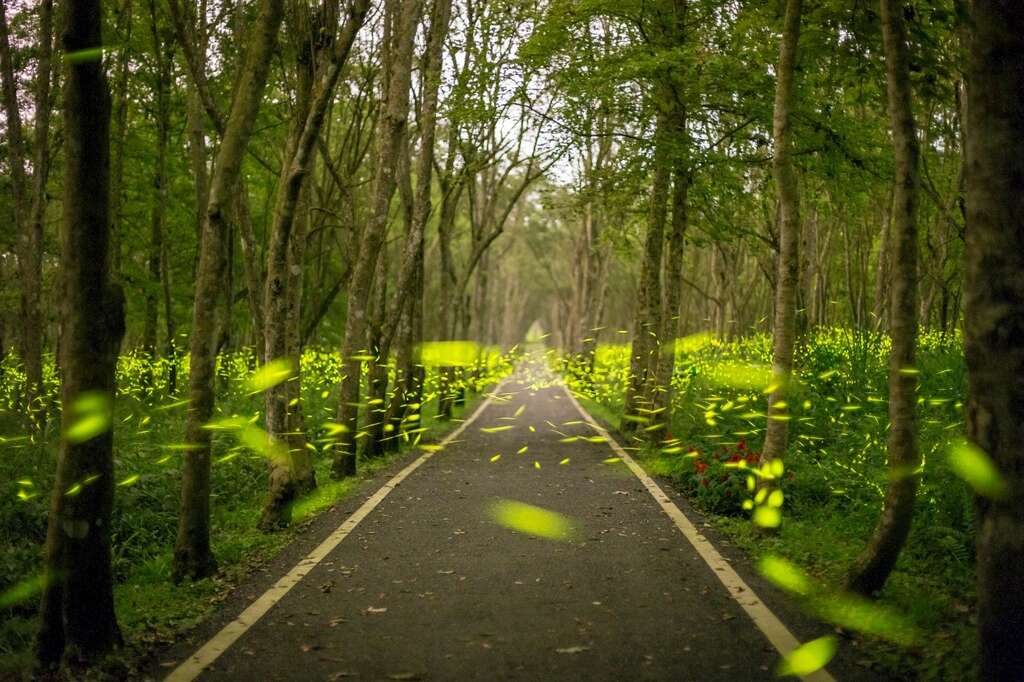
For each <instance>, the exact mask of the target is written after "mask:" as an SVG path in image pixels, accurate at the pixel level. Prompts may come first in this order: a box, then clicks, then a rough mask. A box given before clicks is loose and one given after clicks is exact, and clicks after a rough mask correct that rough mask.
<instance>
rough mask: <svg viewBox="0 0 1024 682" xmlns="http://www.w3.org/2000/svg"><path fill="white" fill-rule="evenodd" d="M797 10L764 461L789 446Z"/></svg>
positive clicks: (786, 82)
mask: <svg viewBox="0 0 1024 682" xmlns="http://www.w3.org/2000/svg"><path fill="white" fill-rule="evenodd" d="M802 11H803V2H802V0H787V2H786V18H785V25H784V27H783V31H782V46H781V48H780V50H779V67H778V75H777V77H776V79H777V80H776V84H775V111H774V114H773V120H772V133H773V134H772V137H773V140H774V144H775V158H774V160H773V163H772V170H773V174H774V176H775V186H776V190H777V192H778V195H779V267H778V273H779V274H778V278H777V279H776V283H775V318H774V321H773V324H772V375H773V383H774V385H775V386H776V388H775V390H773V391H772V392H771V395H770V396H769V397H768V426H767V430H766V433H765V438H764V451H763V455H762V456H763V458H764V459H765V461H771V460H773V459H777V458H780V457H782V456H783V455H784V454H785V453H786V446H787V443H788V441H789V422H788V421H787V419H788V416H787V415H786V414H785V409H784V408H780V407H777V405H779V404H781V403H783V402H784V401H785V399H786V393H787V390H786V389H787V387H786V384H787V383H788V381H789V377H790V373H791V372H792V371H793V346H794V344H795V342H796V288H797V284H798V282H799V279H800V275H799V267H800V255H799V253H798V248H797V245H798V244H799V243H800V194H799V191H798V189H797V177H796V169H795V168H794V166H793V157H792V131H791V128H790V123H791V122H790V118H791V112H792V109H793V91H794V88H795V85H794V82H793V81H794V72H795V70H796V59H797V46H798V44H799V42H800V16H801V14H802Z"/></svg>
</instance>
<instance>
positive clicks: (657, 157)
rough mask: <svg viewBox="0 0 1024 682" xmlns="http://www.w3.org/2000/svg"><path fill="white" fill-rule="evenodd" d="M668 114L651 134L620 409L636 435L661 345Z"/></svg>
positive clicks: (645, 416)
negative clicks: (646, 205) (650, 170)
mask: <svg viewBox="0 0 1024 682" xmlns="http://www.w3.org/2000/svg"><path fill="white" fill-rule="evenodd" d="M669 127H670V123H669V120H668V114H667V113H665V112H660V111H659V112H658V121H657V127H656V129H655V134H654V179H653V181H652V185H651V204H650V214H649V218H648V223H647V236H646V240H645V242H644V256H643V261H642V263H641V265H640V292H639V296H638V300H637V305H636V312H635V313H634V316H633V345H632V348H631V351H630V363H629V380H628V381H629V383H628V384H627V386H626V399H625V403H624V405H623V419H622V424H621V427H620V430H621V431H622V432H623V433H625V434H632V433H635V432H636V430H637V427H638V424H640V423H646V421H649V419H650V417H649V415H650V414H651V409H652V405H651V403H650V397H649V387H650V385H651V384H652V383H653V382H652V379H653V375H654V373H655V371H656V368H657V361H658V353H659V352H660V350H659V347H660V343H661V336H660V334H661V258H662V256H661V254H662V249H663V246H664V241H665V217H666V213H667V207H668V184H669V179H670V169H669V159H668V154H667V151H668V149H667V139H666V138H668V134H669Z"/></svg>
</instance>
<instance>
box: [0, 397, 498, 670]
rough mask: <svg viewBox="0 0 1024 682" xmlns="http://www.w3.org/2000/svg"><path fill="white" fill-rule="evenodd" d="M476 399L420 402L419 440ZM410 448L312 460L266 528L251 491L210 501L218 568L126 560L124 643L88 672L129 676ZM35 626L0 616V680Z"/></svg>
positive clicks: (121, 594) (121, 612) (166, 555)
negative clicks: (179, 571) (312, 475)
mask: <svg viewBox="0 0 1024 682" xmlns="http://www.w3.org/2000/svg"><path fill="white" fill-rule="evenodd" d="M482 399H483V393H480V394H472V395H470V396H469V397H468V398H467V400H466V404H465V406H463V407H456V408H455V413H454V418H453V419H452V420H451V421H439V420H438V419H437V418H436V416H435V415H436V414H437V404H436V400H434V401H432V402H431V403H427V404H425V405H424V407H423V422H422V425H423V426H424V427H425V428H426V431H424V432H423V434H422V437H421V442H424V443H429V442H435V441H437V440H440V439H441V438H442V437H443V436H444V435H445V434H446V433H448V432H450V431H451V430H453V429H455V428H457V427H458V425H459V424H460V423H461V421H462V417H463V415H466V414H470V413H471V411H472V410H473V409H475V407H476V405H478V404H479V403H480V402H481V401H482ZM413 450H414V448H413V446H412V445H411V444H408V445H404V446H403V447H402V448H401V449H400V450H399V451H398V452H396V453H392V454H389V455H386V456H383V457H380V458H375V459H371V460H361V461H360V463H359V474H358V475H357V476H355V477H352V478H346V479H342V480H338V481H336V480H332V479H331V478H330V461H329V459H328V458H326V457H319V458H317V460H316V470H317V480H318V482H319V486H318V487H317V488H316V489H315V490H313V491H311V492H310V493H309V494H308V495H306V496H304V497H303V498H301V499H300V500H298V501H297V502H296V506H295V507H294V508H293V514H292V517H293V518H292V523H291V525H290V526H289V527H288V528H286V529H282V530H280V531H278V532H274V533H264V532H262V531H260V530H258V529H257V527H256V524H257V521H258V520H259V516H260V510H261V505H262V503H263V497H262V495H261V494H259V493H258V492H257V493H256V494H252V493H250V494H247V495H238V496H233V497H231V498H230V499H229V500H227V504H226V505H224V506H220V505H217V504H214V505H213V511H212V518H211V541H212V544H213V551H214V555H215V556H216V557H217V561H218V564H219V566H220V571H219V572H218V574H217V575H215V576H213V577H210V578H206V579H204V580H198V581H195V582H184V583H182V584H180V585H175V584H173V583H172V582H171V581H170V579H169V576H170V572H171V558H172V548H171V547H170V546H169V545H167V546H162V547H156V548H150V549H151V551H150V552H148V556H147V558H145V559H143V560H141V561H138V562H133V563H132V564H131V565H130V568H128V570H127V571H126V574H125V575H124V576H123V580H121V581H120V582H119V583H118V584H117V585H115V588H114V600H115V605H116V609H117V614H118V620H119V623H120V625H121V629H122V632H123V634H124V637H125V642H126V646H125V649H124V650H123V651H122V652H120V654H119V655H118V656H117V657H116V659H117V660H116V661H112V662H109V663H108V665H106V666H104V667H103V668H102V669H101V670H99V671H96V673H95V674H97V675H100V676H102V674H103V670H111V669H112V670H116V671H117V672H116V673H114V675H115V676H121V677H123V676H124V675H125V674H128V675H129V676H130V675H131V672H132V671H133V665H134V664H135V663H137V662H139V661H141V660H143V659H144V658H145V657H147V656H149V655H151V654H152V652H153V650H154V648H155V647H159V646H160V645H163V644H166V643H169V642H173V641H174V640H175V639H176V638H178V637H180V636H181V635H182V634H183V633H185V632H187V631H188V630H190V629H192V628H194V627H195V626H196V625H198V624H199V623H201V622H203V621H204V620H206V619H208V618H209V617H210V616H211V615H212V614H213V613H215V612H216V610H217V608H218V606H219V605H220V604H221V603H222V602H223V601H224V599H225V598H226V597H227V596H228V594H229V593H230V592H231V590H232V589H233V588H234V587H235V586H236V585H237V584H239V583H240V582H241V581H242V580H244V579H245V578H246V577H247V576H248V575H250V574H251V573H252V572H253V571H254V570H255V569H256V568H258V567H259V566H261V565H263V564H265V563H266V562H267V561H269V560H270V559H272V558H273V557H274V556H276V555H277V554H278V553H279V552H280V551H281V550H282V549H284V547H285V546H287V545H288V544H289V543H290V542H291V541H292V540H294V539H295V537H296V536H297V535H298V534H299V533H301V532H302V530H303V529H304V528H305V527H306V526H307V525H308V523H309V522H310V521H312V520H313V519H314V518H315V517H316V516H317V515H318V514H319V513H320V512H322V511H324V510H326V509H328V508H330V507H331V506H333V505H335V504H337V503H338V502H341V501H343V500H345V499H346V498H347V497H349V496H351V495H353V494H354V493H356V492H357V491H358V490H359V488H360V486H361V484H362V483H363V482H364V481H366V480H368V479H371V478H373V477H374V476H376V475H377V474H378V473H380V471H381V470H383V469H386V468H387V467H389V466H390V465H391V464H393V463H394V462H395V461H396V460H399V459H402V458H406V457H408V456H409V455H410V453H411V451H413ZM36 627H37V621H36V618H35V616H34V614H31V613H25V612H24V611H22V612H19V613H16V614H13V615H12V617H8V618H5V619H4V620H3V622H2V623H0V642H3V643H4V648H5V651H4V652H3V655H2V656H0V679H5V678H11V679H18V676H19V675H20V673H22V672H23V671H24V670H26V669H27V667H28V666H29V665H30V664H31V643H32V638H33V636H34V634H35V631H36Z"/></svg>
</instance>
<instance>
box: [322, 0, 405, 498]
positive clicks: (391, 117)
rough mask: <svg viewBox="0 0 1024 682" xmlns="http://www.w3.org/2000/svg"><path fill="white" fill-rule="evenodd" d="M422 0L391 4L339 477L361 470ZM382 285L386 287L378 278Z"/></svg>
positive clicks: (345, 375) (344, 352) (352, 311)
mask: <svg viewBox="0 0 1024 682" xmlns="http://www.w3.org/2000/svg"><path fill="white" fill-rule="evenodd" d="M419 10H420V2H419V0H409V1H407V2H403V3H398V2H396V0H390V1H389V2H388V4H387V13H388V17H389V18H386V19H385V22H386V23H389V24H390V32H391V34H390V36H388V35H387V33H386V34H385V35H386V36H387V37H386V38H385V44H386V51H387V52H386V53H387V59H386V66H385V73H386V74H387V77H386V81H385V83H386V88H385V92H386V95H385V102H386V103H385V110H384V115H383V117H382V119H381V121H380V123H379V130H380V133H379V139H378V141H377V145H378V146H377V153H376V157H375V158H376V162H375V165H376V173H375V175H374V184H373V193H374V194H373V203H372V206H371V213H370V218H369V222H368V224H367V225H366V228H365V229H364V230H363V233H362V235H361V238H360V244H359V259H358V260H357V261H356V263H355V269H354V270H353V272H352V281H351V283H350V285H349V294H348V313H347V315H346V318H345V337H344V340H343V341H342V345H341V357H342V363H343V367H342V378H341V390H340V394H339V398H338V423H339V424H340V425H341V426H342V427H343V431H342V432H341V433H340V434H339V438H338V441H337V442H336V443H335V444H334V461H333V464H332V473H333V474H334V476H336V477H339V478H340V477H343V476H352V475H354V474H355V473H356V435H357V432H358V421H359V394H360V390H359V384H360V380H361V375H362V367H363V365H362V362H363V358H364V356H365V355H366V353H367V352H368V351H369V348H368V344H367V332H368V331H369V314H370V306H371V301H370V296H371V294H372V289H373V280H374V275H375V274H376V270H377V259H378V258H379V257H380V251H381V246H382V244H383V242H384V233H385V231H386V229H387V223H388V213H389V209H390V205H391V197H392V195H393V194H394V192H395V186H396V168H397V163H398V154H399V153H400V151H401V149H402V141H403V140H404V139H405V135H406V126H407V124H408V118H409V86H410V83H411V78H412V75H411V71H412V53H413V46H414V43H415V35H416V24H417V19H418V16H419ZM377 285H378V286H384V283H383V282H378V283H377Z"/></svg>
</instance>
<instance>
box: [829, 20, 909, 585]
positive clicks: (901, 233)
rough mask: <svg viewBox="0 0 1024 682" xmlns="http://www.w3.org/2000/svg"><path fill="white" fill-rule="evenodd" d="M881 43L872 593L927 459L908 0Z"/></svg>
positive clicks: (860, 573)
mask: <svg viewBox="0 0 1024 682" xmlns="http://www.w3.org/2000/svg"><path fill="white" fill-rule="evenodd" d="M880 5H881V15H882V40H883V42H884V49H885V74H886V82H887V84H888V97H889V119H890V122H891V125H892V144H893V154H894V157H895V161H896V176H895V181H894V199H893V217H892V226H891V229H892V235H891V239H892V243H893V247H894V253H893V256H894V258H893V260H892V263H893V273H892V292H891V303H890V314H889V335H890V337H891V338H892V350H891V351H890V353H889V439H888V443H887V450H888V454H889V486H888V489H887V490H886V493H885V503H884V507H883V509H882V516H881V518H880V519H879V521H878V525H877V526H876V527H875V531H874V534H873V535H872V537H871V540H870V542H869V543H868V546H867V549H866V550H865V551H864V553H863V554H862V555H861V556H860V557H859V558H858V559H857V561H856V563H855V564H854V567H853V570H852V571H851V573H850V577H849V579H848V583H847V584H848V586H849V587H850V589H851V590H853V591H854V592H858V593H860V594H865V595H870V594H874V593H875V592H878V591H879V590H881V589H882V586H883V585H885V581H886V579H887V578H888V577H889V573H891V572H892V569H893V566H895V565H896V559H897V558H898V557H899V553H900V549H901V548H902V547H903V543H904V542H905V541H906V539H907V535H908V534H909V533H910V523H911V520H912V519H913V516H914V496H915V495H916V493H917V481H918V477H919V474H920V472H919V471H918V469H919V467H920V465H921V457H920V455H919V454H918V451H917V419H916V405H917V369H916V367H915V364H914V355H915V352H914V351H915V348H916V345H917V193H918V184H919V179H918V156H919V152H918V144H917V131H916V129H915V126H914V111H913V106H912V103H911V99H912V92H911V88H910V55H909V50H908V48H907V35H906V28H905V26H904V21H903V15H904V4H903V2H902V1H901V0H881V3H880Z"/></svg>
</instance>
